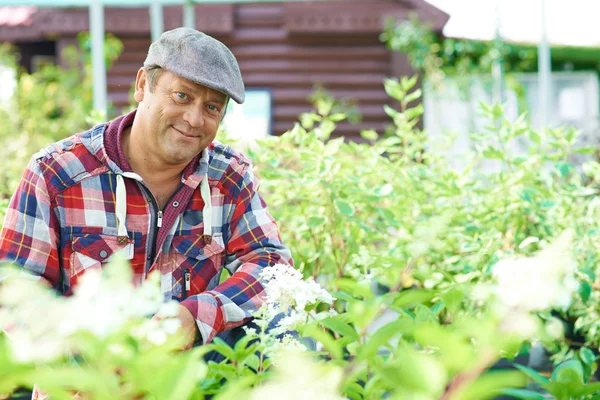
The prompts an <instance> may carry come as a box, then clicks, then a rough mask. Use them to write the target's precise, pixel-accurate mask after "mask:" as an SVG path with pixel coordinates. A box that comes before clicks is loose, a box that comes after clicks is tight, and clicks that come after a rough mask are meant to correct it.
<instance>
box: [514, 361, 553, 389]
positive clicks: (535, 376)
mask: <svg viewBox="0 0 600 400" xmlns="http://www.w3.org/2000/svg"><path fill="white" fill-rule="evenodd" d="M515 368H516V369H518V370H519V371H521V372H522V373H524V374H525V375H526V376H527V377H528V378H529V379H531V380H532V381H534V382H536V383H539V384H540V385H542V386H544V385H546V384H547V383H548V381H549V380H548V378H546V377H545V376H542V375H540V374H539V373H538V372H537V371H536V370H534V369H531V368H529V367H526V366H524V365H520V364H515Z"/></svg>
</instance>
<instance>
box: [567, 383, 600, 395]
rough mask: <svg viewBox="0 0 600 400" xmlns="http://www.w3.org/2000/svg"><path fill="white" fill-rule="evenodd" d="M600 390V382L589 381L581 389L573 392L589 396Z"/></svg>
mask: <svg viewBox="0 0 600 400" xmlns="http://www.w3.org/2000/svg"><path fill="white" fill-rule="evenodd" d="M598 392H600V382H594V383H588V384H587V385H585V386H583V387H582V388H581V389H579V390H576V391H575V392H574V393H573V394H574V395H576V396H589V395H591V394H596V393H598Z"/></svg>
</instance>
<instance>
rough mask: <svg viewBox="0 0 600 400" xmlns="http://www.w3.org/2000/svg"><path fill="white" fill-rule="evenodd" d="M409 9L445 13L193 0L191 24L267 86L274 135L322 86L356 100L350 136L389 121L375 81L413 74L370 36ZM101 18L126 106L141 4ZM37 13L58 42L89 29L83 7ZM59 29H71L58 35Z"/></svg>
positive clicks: (436, 19)
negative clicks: (199, 0) (113, 38)
mask: <svg viewBox="0 0 600 400" xmlns="http://www.w3.org/2000/svg"><path fill="white" fill-rule="evenodd" d="M409 13H416V14H417V15H420V16H421V18H422V19H425V20H430V21H431V22H433V24H434V26H435V27H436V29H439V30H441V28H442V27H443V25H444V23H445V22H446V20H447V16H445V15H444V14H440V12H439V10H437V9H434V8H432V7H431V6H429V5H428V4H427V3H425V2H424V1H422V0H369V1H355V0H332V1H326V2H323V1H321V2H314V3H262V4H238V5H231V4H230V5H197V6H196V28H197V29H199V30H201V31H205V32H206V33H208V34H210V35H212V36H214V37H215V38H217V39H219V40H221V41H222V42H223V43H225V44H226V45H227V46H228V47H229V48H230V49H231V50H232V52H233V53H234V54H235V56H236V57H237V59H238V61H239V64H240V68H241V70H242V75H243V77H244V81H245V83H246V87H247V88H268V89H270V90H271V92H272V95H273V109H272V113H273V133H274V134H279V133H282V132H284V131H285V130H287V129H289V128H291V127H292V126H293V123H294V121H296V120H297V117H298V115H300V114H301V113H303V112H306V111H309V110H310V109H311V106H310V104H309V102H308V97H309V96H310V94H311V93H312V91H313V88H314V86H315V85H316V84H321V85H322V86H323V87H325V88H326V89H327V90H329V91H330V92H331V93H332V94H333V95H335V96H336V97H338V98H346V99H354V100H355V101H356V102H357V104H358V107H359V109H360V111H361V113H362V123H361V124H358V125H352V124H349V123H341V124H339V127H338V131H337V132H336V135H345V136H357V135H358V134H359V133H360V130H361V129H368V128H374V129H377V130H378V131H380V132H381V131H382V130H383V129H384V128H385V126H386V125H387V124H389V123H390V122H391V121H390V119H389V118H388V117H387V115H386V114H385V113H384V111H383V106H384V104H388V103H390V100H389V98H388V96H387V95H386V93H385V91H384V89H383V80H384V79H385V78H386V77H391V76H399V75H411V74H412V71H411V69H410V66H409V63H408V62H407V59H406V57H405V56H404V55H402V54H393V53H390V52H389V51H388V50H387V49H386V48H385V46H384V44H383V43H381V42H380V41H379V35H380V33H381V31H382V29H383V26H384V23H385V20H386V19H387V18H389V17H395V18H399V19H402V18H406V17H407V16H408V15H409ZM181 14H182V11H181V7H175V6H173V7H165V29H171V28H174V27H176V26H179V25H180V24H181ZM38 18H40V19H41V17H38ZM105 19H106V30H107V31H108V32H112V33H114V34H115V35H117V36H118V37H119V38H120V39H121V40H122V41H123V44H124V51H123V54H122V55H121V57H120V58H119V59H118V60H117V62H116V63H115V64H114V65H113V67H112V68H110V69H109V71H108V77H107V83H108V91H109V98H110V100H111V102H112V103H113V104H114V105H115V106H116V107H117V108H118V109H126V108H128V107H129V100H130V96H129V92H130V89H131V87H132V84H133V82H134V79H135V75H136V72H137V70H138V68H139V67H140V66H141V65H142V63H143V60H144V58H145V56H146V52H147V49H148V46H149V45H150V38H149V16H148V10H147V9H107V10H106V18H105ZM44 20H45V21H49V22H47V23H48V24H49V27H48V28H46V31H45V32H46V34H45V35H46V36H48V35H50V36H53V37H56V38H57V39H58V40H57V43H58V49H60V48H62V47H64V46H65V45H67V44H69V43H72V42H73V38H74V34H75V32H76V31H78V30H86V29H87V28H88V26H87V25H88V21H87V10H81V9H71V10H63V11H54V12H52V13H49V14H48V15H46V17H45V18H44ZM61 26H63V27H64V26H69V27H70V28H68V29H66V28H63V31H62V32H58V31H59V30H60V27H61ZM38 30H41V28H39V27H38ZM1 39H2V37H1V29H0V40H1Z"/></svg>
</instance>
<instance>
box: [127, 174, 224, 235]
mask: <svg viewBox="0 0 600 400" xmlns="http://www.w3.org/2000/svg"><path fill="white" fill-rule="evenodd" d="M123 177H126V178H132V179H135V180H138V181H140V182H141V181H142V178H141V177H140V176H139V175H137V174H135V173H133V172H125V173H123V175H117V192H116V205H115V215H116V217H117V226H118V233H117V235H118V238H117V241H118V243H119V244H126V243H127V242H128V241H129V236H128V234H127V225H126V224H125V219H126V216H127V191H126V189H125V181H124V180H123ZM200 194H201V196H202V200H203V201H204V209H203V210H202V218H203V219H204V232H203V233H204V234H203V235H202V238H203V239H204V243H206V244H210V243H211V242H212V212H213V206H212V201H211V199H210V186H209V185H208V175H204V179H202V182H201V183H200Z"/></svg>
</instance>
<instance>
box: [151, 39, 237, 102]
mask: <svg viewBox="0 0 600 400" xmlns="http://www.w3.org/2000/svg"><path fill="white" fill-rule="evenodd" d="M154 66H159V67H161V68H163V69H165V70H167V71H170V72H172V73H174V74H176V75H179V76H181V77H182V78H185V79H187V80H190V81H192V82H195V83H198V84H200V85H204V86H207V87H209V88H211V89H215V90H217V91H219V92H221V93H225V94H226V95H228V96H229V97H231V98H232V99H233V100H235V101H236V102H237V103H239V104H242V103H243V102H244V99H245V97H246V96H245V92H244V81H243V80H242V73H241V72H240V67H239V65H238V63H237V60H236V59H235V56H234V55H233V54H232V53H231V51H230V50H229V49H228V48H227V46H225V45H224V44H223V43H221V42H219V41H218V40H217V39H215V38H213V37H211V36H208V35H206V34H204V33H202V32H199V31H197V30H195V29H191V28H177V29H173V30H171V31H167V32H165V33H163V34H162V35H161V36H160V38H159V39H158V40H157V41H156V42H154V43H152V44H151V45H150V49H149V50H148V56H147V57H146V61H144V67H154Z"/></svg>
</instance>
